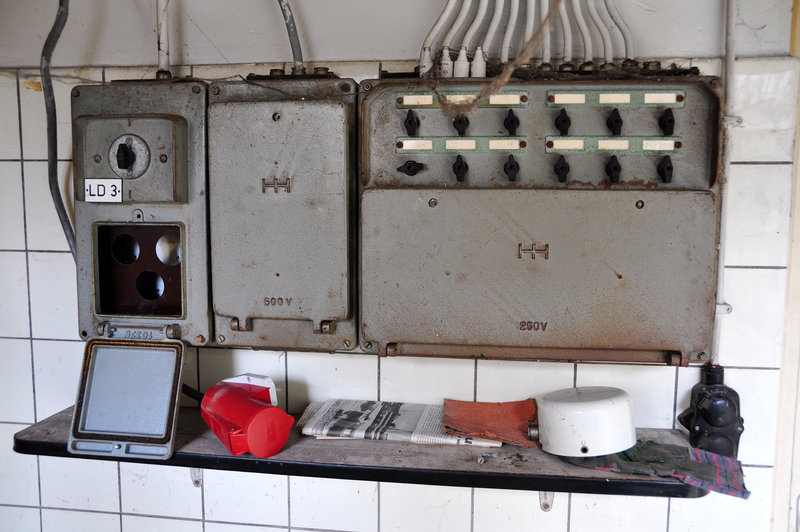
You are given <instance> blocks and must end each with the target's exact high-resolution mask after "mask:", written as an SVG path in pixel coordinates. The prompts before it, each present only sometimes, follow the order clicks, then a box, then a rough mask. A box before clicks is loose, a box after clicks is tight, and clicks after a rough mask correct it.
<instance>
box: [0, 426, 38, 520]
mask: <svg viewBox="0 0 800 532" xmlns="http://www.w3.org/2000/svg"><path fill="white" fill-rule="evenodd" d="M24 428H27V425H13V424H11V423H2V424H0V441H3V442H5V443H4V444H3V445H2V446H0V471H2V474H0V504H20V505H24V506H39V476H38V475H39V471H38V468H37V465H36V457H35V456H33V455H28V454H18V453H15V452H14V450H13V449H12V443H11V442H13V441H14V434H16V433H17V432H19V431H21V430H22V429H24ZM37 521H38V516H37ZM0 522H4V521H2V520H0Z"/></svg>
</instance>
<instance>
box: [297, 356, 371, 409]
mask: <svg viewBox="0 0 800 532" xmlns="http://www.w3.org/2000/svg"><path fill="white" fill-rule="evenodd" d="M287 356H288V370H287V375H286V386H287V387H288V388H289V405H288V412H290V413H292V414H299V413H301V412H302V411H303V410H304V409H305V407H306V406H308V403H310V402H311V401H327V400H328V399H369V400H372V401H374V400H376V399H377V398H378V357H377V356H375V355H342V354H338V353H337V354H329V353H298V352H294V351H291V352H289V353H288V354H287Z"/></svg>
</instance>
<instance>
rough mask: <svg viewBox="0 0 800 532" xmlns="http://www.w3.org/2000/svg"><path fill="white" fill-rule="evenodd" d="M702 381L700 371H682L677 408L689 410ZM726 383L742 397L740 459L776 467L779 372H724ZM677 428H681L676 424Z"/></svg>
mask: <svg viewBox="0 0 800 532" xmlns="http://www.w3.org/2000/svg"><path fill="white" fill-rule="evenodd" d="M698 382H700V368H680V370H679V373H678V409H677V413H678V414H680V413H681V412H682V411H683V410H685V409H686V408H688V406H689V401H690V399H691V390H692V386H694V385H695V384H697V383H698ZM725 384H727V385H728V386H730V387H731V388H733V389H734V390H736V392H737V393H738V394H739V403H740V407H741V416H742V419H744V432H742V437H741V439H740V440H739V453H738V456H737V458H738V459H739V460H740V461H741V462H742V463H743V464H747V465H773V464H774V462H775V443H776V441H775V435H776V432H777V420H778V415H777V412H778V397H779V392H780V371H778V370H774V369H732V368H726V369H725ZM676 426H680V424H679V423H677V422H676Z"/></svg>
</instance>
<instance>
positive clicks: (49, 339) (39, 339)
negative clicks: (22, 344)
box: [0, 336, 84, 343]
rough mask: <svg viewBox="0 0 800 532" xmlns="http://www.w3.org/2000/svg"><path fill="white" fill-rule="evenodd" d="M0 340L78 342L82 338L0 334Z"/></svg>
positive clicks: (81, 341)
mask: <svg viewBox="0 0 800 532" xmlns="http://www.w3.org/2000/svg"><path fill="white" fill-rule="evenodd" d="M0 340H31V341H33V342H80V343H84V342H83V340H80V339H78V340H76V339H74V338H36V337H31V336H0Z"/></svg>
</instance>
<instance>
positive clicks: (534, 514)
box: [474, 488, 569, 532]
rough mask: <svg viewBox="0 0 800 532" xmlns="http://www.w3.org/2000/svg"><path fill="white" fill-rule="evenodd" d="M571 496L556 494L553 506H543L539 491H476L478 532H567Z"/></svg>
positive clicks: (475, 514) (475, 524) (482, 489)
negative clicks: (542, 531)
mask: <svg viewBox="0 0 800 532" xmlns="http://www.w3.org/2000/svg"><path fill="white" fill-rule="evenodd" d="M568 516H569V494H567V493H556V494H555V496H554V498H553V507H552V508H551V509H550V510H549V511H547V512H545V511H543V510H542V509H541V507H540V506H539V492H538V491H523V490H495V489H484V488H475V513H474V531H475V532H494V531H496V530H502V531H503V532H528V531H530V530H547V531H548V532H567V521H568Z"/></svg>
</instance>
